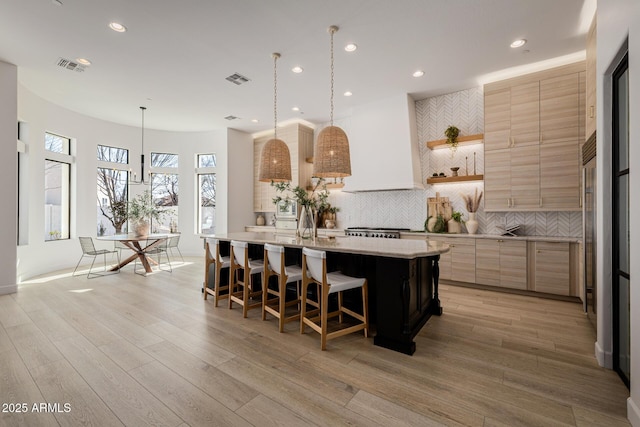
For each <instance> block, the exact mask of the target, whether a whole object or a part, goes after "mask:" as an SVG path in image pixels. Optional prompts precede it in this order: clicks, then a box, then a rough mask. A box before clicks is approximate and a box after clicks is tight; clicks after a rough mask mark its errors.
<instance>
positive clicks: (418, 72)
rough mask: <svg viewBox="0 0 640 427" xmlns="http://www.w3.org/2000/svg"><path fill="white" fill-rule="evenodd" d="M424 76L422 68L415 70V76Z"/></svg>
mask: <svg viewBox="0 0 640 427" xmlns="http://www.w3.org/2000/svg"><path fill="white" fill-rule="evenodd" d="M422 76H424V71H422V70H417V71H414V72H413V77H422Z"/></svg>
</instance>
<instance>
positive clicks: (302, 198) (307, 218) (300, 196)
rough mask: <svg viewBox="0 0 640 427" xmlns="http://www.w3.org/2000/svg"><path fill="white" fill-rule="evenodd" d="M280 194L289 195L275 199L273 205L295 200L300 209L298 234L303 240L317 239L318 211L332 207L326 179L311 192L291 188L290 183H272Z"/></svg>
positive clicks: (298, 187) (299, 188)
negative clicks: (329, 201)
mask: <svg viewBox="0 0 640 427" xmlns="http://www.w3.org/2000/svg"><path fill="white" fill-rule="evenodd" d="M271 185H272V186H273V187H275V189H276V191H277V192H278V193H285V192H286V193H289V194H287V195H285V196H277V197H274V198H273V203H274V204H278V203H280V202H281V201H285V202H287V201H288V200H291V199H293V200H295V201H296V202H297V203H298V207H299V208H300V216H299V219H298V233H299V234H300V236H301V237H303V238H310V237H313V238H315V237H316V232H317V227H318V210H319V208H320V207H321V206H328V207H330V205H329V204H328V203H327V198H328V197H329V190H327V185H326V184H325V182H324V179H322V178H320V179H319V180H318V182H317V183H316V184H315V186H314V187H313V188H312V189H311V191H307V190H306V189H304V188H302V187H300V186H299V185H298V186H296V187H293V188H292V187H291V183H290V182H273V181H272V182H271Z"/></svg>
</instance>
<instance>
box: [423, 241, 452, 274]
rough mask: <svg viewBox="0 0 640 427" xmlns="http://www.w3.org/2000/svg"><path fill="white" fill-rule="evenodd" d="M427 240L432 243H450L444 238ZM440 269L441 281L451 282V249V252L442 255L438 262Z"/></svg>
mask: <svg viewBox="0 0 640 427" xmlns="http://www.w3.org/2000/svg"><path fill="white" fill-rule="evenodd" d="M427 240H429V241H432V242H442V243H447V244H448V243H449V242H448V241H447V240H446V239H445V238H444V237H433V236H429V237H427ZM438 265H439V267H440V279H444V280H451V249H449V252H445V253H443V254H440V261H439V262H438Z"/></svg>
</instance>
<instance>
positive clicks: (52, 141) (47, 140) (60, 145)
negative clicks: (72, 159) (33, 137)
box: [44, 132, 71, 154]
mask: <svg viewBox="0 0 640 427" xmlns="http://www.w3.org/2000/svg"><path fill="white" fill-rule="evenodd" d="M70 146H71V144H70V142H69V138H65V137H63V136H59V135H54V134H52V133H48V132H47V133H45V134H44V148H45V150H48V151H53V152H54V153H60V154H70V152H71V151H70Z"/></svg>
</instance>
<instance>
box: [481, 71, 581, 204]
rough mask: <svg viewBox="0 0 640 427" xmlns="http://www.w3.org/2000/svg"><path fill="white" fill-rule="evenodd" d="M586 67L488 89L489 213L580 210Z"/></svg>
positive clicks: (542, 74)
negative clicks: (580, 156)
mask: <svg viewBox="0 0 640 427" xmlns="http://www.w3.org/2000/svg"><path fill="white" fill-rule="evenodd" d="M584 64H585V63H584V62H580V63H576V64H570V65H566V66H562V67H558V68H554V69H550V70H545V71H541V72H538V73H533V74H529V75H526V76H522V77H517V78H514V79H510V80H504V81H500V82H495V83H490V84H487V85H485V172H484V175H485V177H484V179H485V205H484V208H485V210H486V211H506V210H518V211H540V210H547V211H548V210H551V211H570V210H580V209H581V206H580V161H579V155H580V143H581V141H582V140H583V139H584V138H583V135H584V130H583V129H584V105H583V104H584V102H583V101H584V99H585V95H584V87H585V80H586V78H585V74H584V73H585V72H584Z"/></svg>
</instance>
